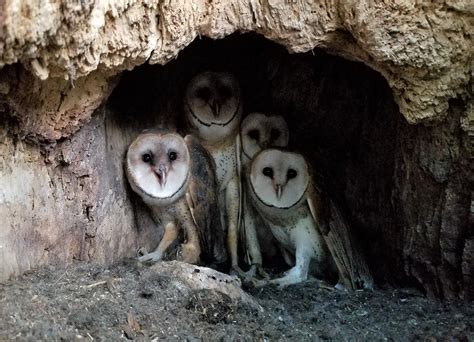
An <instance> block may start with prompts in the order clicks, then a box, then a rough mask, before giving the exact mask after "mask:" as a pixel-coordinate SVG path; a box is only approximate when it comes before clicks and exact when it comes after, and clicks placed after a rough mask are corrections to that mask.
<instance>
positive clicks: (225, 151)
mask: <svg viewBox="0 0 474 342" xmlns="http://www.w3.org/2000/svg"><path fill="white" fill-rule="evenodd" d="M210 152H211V154H212V157H213V158H214V161H215V163H216V176H217V183H218V184H219V190H220V191H222V190H224V189H225V188H226V187H227V184H229V182H230V180H231V179H232V178H233V177H235V176H236V174H237V154H236V151H235V144H229V145H227V146H222V147H220V148H215V149H210Z"/></svg>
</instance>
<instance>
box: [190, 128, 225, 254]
mask: <svg viewBox="0 0 474 342" xmlns="http://www.w3.org/2000/svg"><path fill="white" fill-rule="evenodd" d="M184 141H185V142H186V145H187V147H188V150H189V156H190V160H191V162H190V173H191V177H190V180H189V186H188V191H187V193H186V200H187V202H188V206H189V208H190V211H191V214H192V216H193V220H194V223H195V224H196V227H197V230H198V235H199V241H200V244H201V252H202V258H203V261H205V262H209V263H212V262H216V263H222V262H224V261H226V259H227V250H226V246H225V241H226V240H225V238H226V236H225V231H224V229H223V227H222V224H221V220H220V212H219V206H218V197H217V180H216V176H215V169H216V167H215V164H214V159H213V158H212V156H211V155H210V154H209V152H208V151H207V150H206V149H205V148H204V147H203V146H202V145H201V144H200V143H199V140H198V139H197V138H195V137H193V136H192V135H187V136H186V137H185V138H184Z"/></svg>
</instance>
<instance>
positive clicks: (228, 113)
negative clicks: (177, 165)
mask: <svg viewBox="0 0 474 342" xmlns="http://www.w3.org/2000/svg"><path fill="white" fill-rule="evenodd" d="M184 111H185V114H186V118H187V121H188V123H189V124H190V126H191V127H190V128H191V130H192V132H193V133H194V134H196V136H198V137H199V138H200V140H201V143H202V145H203V146H204V147H205V148H206V149H207V150H208V151H209V152H210V153H211V155H212V157H213V158H214V161H215V163H216V176H217V183H218V188H219V206H220V209H221V217H222V223H223V226H224V227H226V228H227V245H228V250H229V254H230V257H231V267H232V270H233V271H235V272H237V273H238V274H239V275H242V274H243V272H242V270H241V269H240V268H239V266H238V254H237V244H238V236H239V222H240V214H241V197H240V193H241V183H240V155H239V153H237V151H238V150H240V135H239V126H240V120H241V116H242V101H241V94H240V87H239V84H238V82H237V80H236V79H235V77H233V76H232V75H231V74H229V73H226V72H210V71H208V72H204V73H201V74H198V75H197V76H195V77H194V78H193V79H192V80H191V81H190V83H189V84H188V86H187V89H186V94H185V99H184Z"/></svg>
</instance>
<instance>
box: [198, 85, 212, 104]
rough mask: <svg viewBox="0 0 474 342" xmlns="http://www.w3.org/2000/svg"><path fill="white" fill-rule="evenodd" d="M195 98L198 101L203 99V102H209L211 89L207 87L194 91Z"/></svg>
mask: <svg viewBox="0 0 474 342" xmlns="http://www.w3.org/2000/svg"><path fill="white" fill-rule="evenodd" d="M196 96H197V97H199V98H200V99H203V100H204V101H209V99H210V98H211V89H209V88H208V87H202V88H199V89H198V90H197V91H196Z"/></svg>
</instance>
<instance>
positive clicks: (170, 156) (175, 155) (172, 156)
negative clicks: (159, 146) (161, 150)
mask: <svg viewBox="0 0 474 342" xmlns="http://www.w3.org/2000/svg"><path fill="white" fill-rule="evenodd" d="M168 158H169V159H170V160H176V158H178V154H177V153H176V152H170V153H168Z"/></svg>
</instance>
